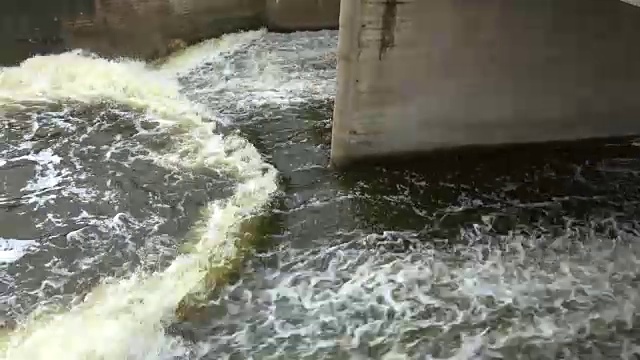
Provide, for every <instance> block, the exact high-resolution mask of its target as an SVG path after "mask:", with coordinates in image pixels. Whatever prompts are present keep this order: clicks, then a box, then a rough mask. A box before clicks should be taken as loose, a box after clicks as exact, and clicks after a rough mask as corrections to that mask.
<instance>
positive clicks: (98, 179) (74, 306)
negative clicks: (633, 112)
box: [0, 31, 640, 360]
mask: <svg viewBox="0 0 640 360" xmlns="http://www.w3.org/2000/svg"><path fill="white" fill-rule="evenodd" d="M336 42H337V33H336V32H331V31H324V32H313V33H294V34H268V33H264V32H249V33H243V34H234V35H230V36H227V37H224V38H223V39H221V40H211V41H208V42H205V43H203V44H200V45H197V46H195V47H192V48H189V49H187V51H185V52H184V53H182V54H177V55H175V56H174V57H172V58H170V59H167V60H166V61H165V62H163V64H162V65H154V66H150V65H147V64H143V63H139V62H133V61H120V62H109V61H106V60H103V59H100V58H97V57H94V56H89V55H87V54H81V53H78V52H74V53H66V54H62V55H55V56H48V57H39V58H33V59H30V60H28V61H27V62H25V63H23V64H22V65H21V66H20V67H13V68H5V69H3V70H0V71H1V72H0V116H1V117H2V124H3V126H2V138H3V142H2V145H0V154H2V156H1V157H0V159H1V160H0V186H1V187H2V189H3V191H2V192H1V193H0V194H1V195H0V211H1V213H0V261H1V262H2V263H3V265H2V266H3V268H2V272H1V273H0V274H1V275H0V302H1V304H2V305H1V306H2V307H3V309H5V312H6V316H7V317H9V318H11V319H15V320H16V321H17V322H18V324H19V325H18V328H17V329H16V330H15V331H13V332H10V331H7V334H6V335H5V336H4V338H3V339H4V342H5V343H6V344H5V345H4V351H5V352H4V356H5V358H7V359H29V360H32V359H52V358H64V359H125V358H126V359H289V358H294V357H295V358H301V359H369V358H373V359H382V358H384V359H391V358H394V359H395V358H402V359H404V358H407V359H519V358H522V359H569V358H571V359H573V358H576V359H578V358H579V359H603V358H607V359H614V358H630V357H631V356H634V355H633V354H639V353H640V348H639V347H638V345H640V344H638V338H639V337H638V334H637V332H636V330H635V326H634V325H635V323H636V321H638V317H637V313H638V311H637V306H639V305H640V299H639V298H638V291H637V289H638V274H639V273H640V262H639V261H638V258H637V255H638V251H639V250H640V249H638V245H637V241H636V238H637V236H638V234H639V233H638V231H639V230H640V229H639V227H638V224H637V221H636V214H637V213H638V209H639V207H638V204H639V203H638V200H639V195H640V192H639V191H638V187H637V185H636V184H637V176H638V171H639V170H640V162H639V161H638V159H637V155H638V148H637V146H636V144H635V143H634V141H633V139H625V140H616V141H613V140H612V141H606V142H603V141H598V142H584V143H581V144H573V145H567V146H535V147H519V148H511V149H502V150H496V151H492V152H484V153H481V154H478V153H475V154H469V153H465V152H456V153H446V154H439V155H437V156H432V157H428V158H422V159H416V160H408V161H406V162H404V163H402V164H397V165H396V166H377V167H375V166H368V167H362V168H355V169H351V170H350V171H348V172H337V171H334V170H331V169H329V168H328V167H327V166H326V165H327V163H328V156H329V148H330V143H329V140H330V132H331V122H330V118H331V112H332V107H333V96H334V93H335V76H336V71H335V66H336V64H335V56H334V50H335V47H336Z"/></svg>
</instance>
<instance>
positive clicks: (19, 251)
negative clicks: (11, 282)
mask: <svg viewBox="0 0 640 360" xmlns="http://www.w3.org/2000/svg"><path fill="white" fill-rule="evenodd" d="M35 245H36V241H35V240H17V239H5V238H0V263H12V262H14V261H17V260H19V259H20V258H21V257H22V256H24V254H25V253H26V251H27V250H29V248H31V247H32V246H35Z"/></svg>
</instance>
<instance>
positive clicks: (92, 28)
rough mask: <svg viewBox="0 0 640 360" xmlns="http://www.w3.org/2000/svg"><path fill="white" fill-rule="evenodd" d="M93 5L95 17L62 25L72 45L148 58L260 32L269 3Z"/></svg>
mask: <svg viewBox="0 0 640 360" xmlns="http://www.w3.org/2000/svg"><path fill="white" fill-rule="evenodd" d="M94 1H95V12H94V13H93V14H78V15H77V16H75V17H73V18H67V19H65V21H64V22H63V34H64V37H65V40H66V43H67V44H68V46H69V47H72V48H84V49H90V50H93V51H95V52H98V53H100V54H102V55H109V56H127V57H139V58H145V59H146V58H155V57H159V56H164V55H167V54H168V53H169V52H171V51H172V50H174V49H172V46H173V45H174V44H176V43H178V42H184V43H187V44H188V43H193V42H195V41H199V40H202V39H205V38H210V37H215V36H219V35H221V34H223V33H227V32H232V31H237V30H240V29H251V28H258V27H260V26H261V25H262V12H263V8H264V0H94ZM178 39H179V41H178Z"/></svg>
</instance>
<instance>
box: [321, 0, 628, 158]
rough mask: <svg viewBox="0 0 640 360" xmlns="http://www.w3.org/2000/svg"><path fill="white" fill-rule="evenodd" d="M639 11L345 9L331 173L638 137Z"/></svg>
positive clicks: (567, 6) (432, 6) (579, 2)
mask: <svg viewBox="0 0 640 360" xmlns="http://www.w3.org/2000/svg"><path fill="white" fill-rule="evenodd" d="M639 39H640V8H638V7H634V6H633V5H631V4H628V3H624V2H620V1H611V0H536V1H531V0H486V1H475V0H429V1H425V0H404V1H395V0H388V1H380V0H353V1H343V3H342V10H341V14H340V39H339V46H338V92H337V99H336V105H335V111H334V120H333V135H332V153H331V157H332V162H333V164H334V165H337V166H342V165H346V164H349V163H350V162H353V161H358V160H361V159H366V158H372V157H378V156H389V155H402V154H407V153H416V152H424V151H430V150H434V149H444V148H453V147H459V146H466V145H491V144H494V145H495V144H512V143H531V142H547V141H558V140H573V139H584V138H597V137H610V136H624V135H631V134H638V133H640V98H639V96H638V94H640V66H639V65H638V64H640V46H638V41H639Z"/></svg>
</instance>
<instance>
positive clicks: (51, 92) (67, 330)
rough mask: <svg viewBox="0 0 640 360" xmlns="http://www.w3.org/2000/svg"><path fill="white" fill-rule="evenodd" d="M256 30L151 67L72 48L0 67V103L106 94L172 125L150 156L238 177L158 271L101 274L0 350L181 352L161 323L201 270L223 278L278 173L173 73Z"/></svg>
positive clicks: (76, 355) (2, 107)
mask: <svg viewBox="0 0 640 360" xmlns="http://www.w3.org/2000/svg"><path fill="white" fill-rule="evenodd" d="M262 34H263V33H262V32H260V31H257V32H249V33H241V34H234V35H230V36H226V37H223V38H222V39H218V40H212V41H209V42H207V43H205V44H204V45H202V46H201V47H199V48H196V50H197V49H200V50H201V51H194V50H193V49H191V50H189V51H187V52H185V53H183V54H181V55H178V56H176V57H174V58H173V59H170V60H169V62H168V63H167V64H165V66H164V67H162V66H160V67H159V68H154V67H152V66H150V65H148V64H145V63H143V62H138V61H131V60H126V59H124V60H117V61H116V60H107V59H102V58H99V57H97V56H93V55H90V54H84V53H82V52H80V51H73V52H67V53H64V54H60V55H47V56H36V57H33V58H30V59H28V60H26V61H24V62H23V63H22V64H20V65H19V66H16V67H10V68H3V69H0V111H5V112H6V111H12V110H14V111H15V110H16V109H18V110H19V109H25V108H29V109H33V108H34V107H35V108H38V107H44V106H47V105H50V104H61V105H62V107H63V108H64V107H65V106H74V105H76V104H99V103H107V104H108V103H110V102H112V103H115V104H120V105H125V106H127V107H129V108H131V109H133V110H136V111H140V112H141V114H143V115H142V116H144V117H146V118H148V119H150V120H152V121H153V122H154V123H155V124H156V127H155V128H154V129H153V130H149V131H154V132H158V133H160V132H170V133H171V134H172V140H173V141H172V144H171V145H170V147H169V148H166V149H162V150H157V151H150V152H148V156H149V157H151V160H152V161H154V162H155V163H157V164H160V165H162V166H163V167H170V168H173V169H179V170H180V169H182V170H185V171H189V170H192V169H198V168H210V169H214V170H215V171H217V172H223V173H225V174H230V175H231V176H232V177H233V178H234V179H235V180H236V181H237V185H236V187H235V192H234V193H233V195H232V196H231V197H230V198H228V199H224V200H220V201H216V202H213V203H210V204H207V205H206V207H205V208H204V209H203V210H202V218H201V221H200V224H199V225H198V228H196V229H194V231H193V232H192V236H193V237H194V239H190V242H191V243H192V246H191V247H190V251H189V252H188V253H185V254H182V255H179V256H178V257H177V258H176V259H175V260H174V261H173V262H172V263H171V265H170V266H168V267H167V268H166V269H164V270H162V271H158V272H151V273H149V272H144V271H136V272H134V273H133V274H130V275H129V276H126V277H122V278H109V279H106V280H105V281H103V282H102V283H101V284H100V285H99V286H97V287H96V288H94V289H93V290H91V291H90V293H89V294H87V295H86V297H85V298H84V300H83V301H81V302H79V303H78V304H77V305H75V306H73V307H72V308H71V309H69V310H63V311H61V312H60V311H58V312H53V313H49V312H47V311H43V312H42V313H41V314H39V316H31V318H30V319H28V320H26V321H25V322H24V323H22V324H20V325H19V328H18V329H17V330H15V331H14V332H13V333H11V334H9V335H8V337H7V338H6V339H4V340H5V341H4V342H5V344H4V351H3V352H4V358H6V359H12V360H20V359H24V360H38V359H69V360H73V359H78V360H79V359H114V360H116V359H159V358H160V359H161V358H171V356H173V355H175V354H176V353H180V351H181V350H180V346H181V345H180V341H179V340H177V339H174V338H172V337H170V336H168V335H166V334H165V329H164V325H166V323H167V322H168V321H170V320H171V319H172V317H173V316H175V315H174V312H175V311H176V309H177V307H178V306H179V304H180V302H181V301H183V299H185V296H187V295H189V294H194V293H198V292H199V291H202V290H204V289H202V286H203V285H204V283H203V280H204V278H205V277H206V276H209V277H210V276H214V277H215V278H217V279H220V280H222V279H224V273H225V272H227V271H229V270H230V267H231V266H232V265H233V262H234V261H236V260H237V259H238V257H239V256H241V254H242V252H243V250H246V249H243V247H247V246H248V244H243V243H242V241H243V240H242V239H243V238H244V237H246V236H244V235H243V234H241V233H240V231H243V230H242V228H241V227H242V224H243V222H244V221H248V220H250V218H251V217H252V216H253V215H256V214H257V212H259V211H260V210H261V207H263V206H265V205H266V204H267V203H268V201H269V199H270V198H271V196H272V195H273V193H274V192H275V191H276V190H277V182H276V180H277V179H276V176H277V172H276V170H275V168H274V167H273V166H271V165H269V164H268V163H265V162H264V161H263V159H262V157H261V155H260V154H259V153H258V152H257V150H256V149H255V148H254V147H253V146H252V145H251V144H250V143H249V142H248V141H247V140H245V139H243V138H242V137H239V136H236V135H227V136H223V135H221V134H219V133H216V129H215V128H216V126H215V124H216V121H215V119H211V117H212V115H211V114H208V113H207V111H206V110H205V109H204V108H203V107H202V106H199V105H197V104H194V103H193V102H191V101H189V100H188V99H186V98H185V97H184V96H183V95H181V93H180V90H181V85H180V84H179V83H178V80H177V76H178V75H179V74H180V73H182V72H185V71H189V70H190V68H191V67H193V66H194V65H195V64H199V63H201V62H202V61H203V58H204V57H206V58H208V59H212V60H215V59H216V57H220V56H221V54H224V53H227V52H229V51H233V50H234V49H236V48H238V47H242V46H245V45H246V44H248V43H249V42H251V41H254V40H256V39H259V38H260V36H262ZM67 104H68V105H67ZM211 272H215V274H214V275H212V274H211ZM209 285H211V284H209Z"/></svg>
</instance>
